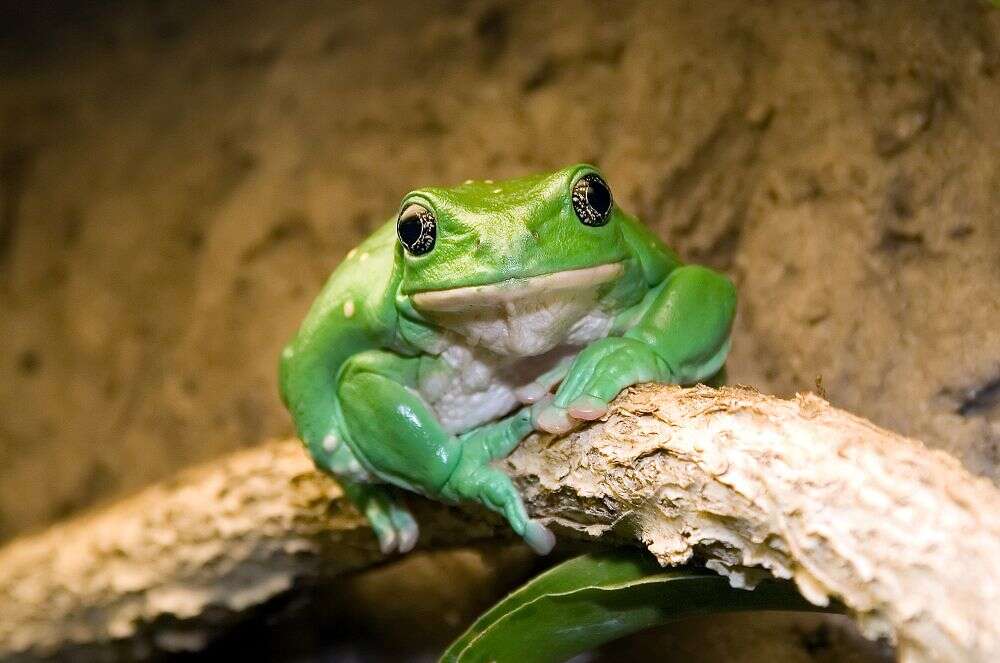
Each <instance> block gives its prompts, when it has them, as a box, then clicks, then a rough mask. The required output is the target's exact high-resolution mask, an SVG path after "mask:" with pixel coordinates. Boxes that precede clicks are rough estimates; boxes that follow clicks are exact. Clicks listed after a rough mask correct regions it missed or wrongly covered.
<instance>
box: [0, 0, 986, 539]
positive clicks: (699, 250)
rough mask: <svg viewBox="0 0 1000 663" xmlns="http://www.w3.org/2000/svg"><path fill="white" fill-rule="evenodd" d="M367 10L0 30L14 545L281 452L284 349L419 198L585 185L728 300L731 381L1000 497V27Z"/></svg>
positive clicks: (136, 14)
mask: <svg viewBox="0 0 1000 663" xmlns="http://www.w3.org/2000/svg"><path fill="white" fill-rule="evenodd" d="M58 4H59V3H55V5H56V6H58ZM358 4H359V5H361V6H353V5H352V6H346V3H335V2H313V3H267V2H246V3H199V2H193V1H190V2H171V3H145V4H139V3H128V4H127V3H106V4H104V5H101V6H99V7H97V8H95V9H90V10H86V11H85V10H82V9H80V10H77V11H76V13H73V14H71V15H66V14H65V13H60V12H59V11H57V10H53V11H51V12H50V13H48V14H40V17H37V16H36V17H34V18H28V17H25V16H23V15H22V16H20V17H18V18H17V20H14V18H10V19H9V20H7V21H6V22H4V21H0V23H5V25H6V26H7V27H6V28H5V30H4V31H3V32H0V80H2V86H0V311H2V312H3V314H2V315H0V339H3V340H2V343H3V350H4V352H3V353H2V361H0V534H2V535H3V536H10V535H12V534H14V533H15V532H18V531H21V530H23V529H24V528H26V527H32V526H38V525H41V524H44V523H46V522H48V521H51V520H52V519H54V518H57V517H59V516H62V515H65V514H67V513H69V512H73V511H75V510H78V509H79V508H82V507H84V506H86V505H88V504H91V503H93V502H94V501H96V500H99V499H102V498H105V497H108V496H109V495H112V494H116V493H121V492H123V491H127V490H132V489H134V488H137V487H139V486H141V485H143V484H145V483H148V482H149V481H151V480H153V479H156V478H159V477H163V476H165V475H166V474H168V473H169V472H171V471H173V470H175V469H176V468H179V467H182V466H184V465H188V464H190V463H192V462H195V461H198V460H201V459H204V458H207V457H211V456H213V455H215V454H218V453H220V452H222V451H224V450H227V449H231V448H233V447H236V446H239V445H247V444H253V443H254V442H256V441H257V440H260V439H262V438H264V437H267V436H271V435H278V434H283V433H287V432H288V431H289V430H290V425H289V422H288V419H287V417H286V415H285V414H284V412H283V411H282V409H281V406H280V404H279V402H278V399H277V397H276V390H275V363H276V357H277V354H278V351H279V349H280V347H281V345H282V343H283V342H284V341H285V340H286V339H287V338H288V337H289V336H290V335H291V334H292V332H293V330H294V328H295V327H296V326H297V323H298V321H299V320H300V319H301V317H302V315H303V314H304V312H305V310H306V308H307V307H308V305H309V303H310V301H311V298H312V297H313V296H314V294H315V293H316V291H317V289H318V288H319V286H320V284H321V282H322V280H323V279H324V277H325V275H326V274H327V273H328V272H329V271H330V269H331V268H332V267H333V266H334V265H335V264H336V263H337V261H338V260H339V259H340V258H341V257H342V256H343V255H344V254H345V253H346V252H347V251H348V250H349V249H350V248H351V247H352V246H353V245H354V244H355V243H356V242H358V241H359V240H361V239H362V238H363V237H364V236H366V235H367V234H368V233H369V232H370V231H371V230H372V229H374V228H375V227H376V226H377V225H378V224H380V223H381V222H382V221H383V220H384V219H385V218H387V215H389V214H390V213H391V210H393V208H394V207H395V205H396V203H397V201H398V200H399V198H400V196H401V195H402V194H404V193H405V192H406V191H407V190H409V189H410V188H412V187H415V186H418V185H422V184H428V183H440V184H448V183H454V182H459V181H461V180H464V179H466V178H487V177H495V178H502V177H506V176H512V175H516V174H519V173H524V172H526V171H533V170H539V169H545V168H553V167H557V166H559V165H562V164H565V163H567V162H571V161H577V160H588V161H593V162H596V163H597V164H599V165H600V166H602V167H603V169H604V170H605V171H606V174H607V176H608V179H609V181H610V183H611V186H612V188H613V190H614V191H615V194H616V197H617V199H618V201H619V202H620V203H621V204H622V205H623V206H625V207H627V208H628V209H630V210H632V211H634V212H636V213H637V214H639V215H640V216H641V217H642V218H643V219H644V220H645V221H646V222H647V223H648V224H650V225H651V226H653V227H654V228H656V229H657V231H658V232H659V233H660V234H661V235H662V236H663V237H664V238H665V239H667V240H668V241H669V242H670V243H671V244H672V245H674V246H675V247H676V248H677V249H678V250H679V251H680V253H681V254H682V255H683V256H684V257H685V258H686V259H689V260H691V261H697V262H704V263H707V264H710V265H712V266H715V267H718V268H721V269H724V270H726V271H727V272H728V273H730V274H731V275H732V276H733V278H734V279H735V280H736V281H737V283H738V285H739V289H740V293H741V296H742V301H741V308H740V319H739V323H738V328H737V332H736V338H735V345H734V355H733V359H732V362H731V366H730V377H731V379H732V380H734V381H739V382H745V383H750V384H754V385H755V386H757V387H759V388H760V389H762V390H765V391H773V392H777V393H788V392H791V391H794V390H799V389H809V388H814V387H815V385H816V382H817V379H821V387H822V389H823V390H825V392H826V393H827V394H828V396H829V398H830V400H831V401H832V402H833V403H834V404H836V405H838V406H841V407H844V408H847V409H849V410H853V411H855V412H858V413H859V414H861V415H864V416H867V417H870V418H872V419H874V420H875V421H876V422H878V423H880V424H882V425H884V426H887V427H889V428H893V429H896V430H899V431H901V432H903V433H905V434H908V435H912V436H915V437H919V438H922V439H924V440H926V441H927V442H928V443H930V444H933V445H935V446H938V447H941V448H944V449H947V450H949V451H951V452H952V453H954V454H955V455H957V456H958V457H959V458H961V459H962V461H963V462H964V463H966V465H967V466H968V467H970V468H971V469H973V470H974V471H976V472H978V473H981V474H984V475H987V476H990V477H992V478H994V480H996V479H998V478H1000V303H998V296H997V288H998V285H1000V160H998V159H997V154H998V152H1000V123H998V122H997V120H996V118H997V108H998V107H1000V12H997V11H992V10H990V9H989V8H987V6H986V5H985V4H983V3H979V2H973V1H971V0H970V1H963V2H953V3H952V2H949V3H942V2H933V1H930V0H928V1H926V2H920V1H917V0H913V1H903V0H899V1H894V2H881V3H857V2H850V1H848V0H829V1H824V2H808V1H806V0H787V1H775V2H768V3H746V2H739V1H737V0H719V1H715V2H712V3H693V2H682V1H680V0H675V1H671V2H664V3H659V2H649V3H638V2H599V3H589V4H584V5H580V6H576V7H574V8H572V9H570V8H568V7H566V6H564V5H560V4H559V3H552V4H549V3H531V2H514V1H509V2H503V1H497V2H491V3H459V2H437V3H428V4H427V5H426V6H423V7H421V8H417V7H414V6H413V5H414V4H416V3H405V2H374V3H363V4H362V3H358ZM57 9H58V7H57ZM4 11H5V12H10V11H16V10H14V9H5V10H4Z"/></svg>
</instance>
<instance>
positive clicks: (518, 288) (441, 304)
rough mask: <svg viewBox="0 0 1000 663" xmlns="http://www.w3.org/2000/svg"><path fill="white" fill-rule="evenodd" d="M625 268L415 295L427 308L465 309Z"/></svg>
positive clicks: (590, 281)
mask: <svg viewBox="0 0 1000 663" xmlns="http://www.w3.org/2000/svg"><path fill="white" fill-rule="evenodd" d="M623 272H624V268H623V267H622V264H621V263H618V262H615V263H609V264H605V265H597V266H596V267H585V268H583V269H570V270H566V271H564V272H554V273H552V274H541V275H539V276H529V277H528V278H523V279H507V280H506V281H500V282H498V283H489V284H487V285H471V286H465V287H462V288H451V289H449V290H432V291H430V292H418V293H417V294H415V295H413V296H412V299H413V304H414V306H416V307H417V308H419V309H424V310H427V311H442V312H446V311H461V310H464V309H468V308H472V307H489V306H497V305H502V304H507V303H510V302H513V301H516V300H519V299H523V298H525V297H531V296H532V295H535V294H538V293H543V292H545V293H551V292H557V291H560V290H577V289H581V288H591V287H595V286H598V285H601V284H603V283H608V282H609V281H613V280H615V279H616V278H618V277H619V276H621V275H622V273H623Z"/></svg>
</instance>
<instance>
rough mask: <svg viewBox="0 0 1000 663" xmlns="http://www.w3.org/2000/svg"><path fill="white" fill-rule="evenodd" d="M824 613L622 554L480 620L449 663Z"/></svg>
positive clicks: (542, 659) (571, 569)
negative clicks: (719, 623)
mask: <svg viewBox="0 0 1000 663" xmlns="http://www.w3.org/2000/svg"><path fill="white" fill-rule="evenodd" d="M740 610H799V611H818V612H840V611H841V610H840V608H839V607H830V608H818V607H816V606H814V605H812V604H810V603H808V602H807V601H806V600H805V599H803V598H802V596H801V595H799V593H798V592H797V591H796V590H795V587H794V585H793V584H792V583H790V582H787V581H778V580H767V581H764V582H761V583H760V584H759V585H758V586H757V588H756V589H755V590H753V591H747V590H743V589H733V588H731V587H730V586H729V582H728V581H727V580H726V579H725V578H723V577H722V576H719V575H716V574H714V573H711V572H708V571H702V570H693V569H685V568H679V569H669V570H664V569H661V568H660V567H659V566H658V565H656V563H655V562H654V561H653V560H652V559H651V558H650V557H649V556H648V555H646V554H644V553H639V552H638V551H627V552H626V551H615V552H611V553H601V554H591V555H583V556H581V557H577V558H575V559H572V560H570V561H568V562H564V563H563V564H560V565H558V566H556V567H553V568H552V569H550V570H548V571H546V572H545V573H543V574H541V575H539V576H538V577H537V578H535V579H533V580H531V581H530V582H528V583H527V584H525V585H524V586H522V587H521V588H520V589H518V590H516V591H514V592H513V593H512V594H510V595H509V596H508V597H507V598H505V599H503V600H502V601H500V603H498V604H497V605H495V606H494V607H493V608H491V609H490V610H489V611H488V612H486V613H485V614H484V615H483V616H482V617H480V618H479V619H478V620H476V622H475V623H474V624H473V625H472V626H471V627H469V630H468V631H466V632H465V633H464V634H462V636H461V637H459V638H458V640H456V641H455V642H454V643H452V645H451V646H450V647H449V648H448V650H447V651H446V652H445V653H444V655H443V656H442V657H441V661H442V663H473V662H479V661H482V662H484V663H485V662H490V661H495V662H496V663H505V662H507V661H512V662H516V663H552V662H556V661H565V660H566V659H568V658H571V657H573V656H575V655H576V654H579V653H582V652H585V651H588V650H591V649H594V648H595V647H598V646H600V645H602V644H604V643H606V642H610V641H612V640H616V639H618V638H620V637H623V636H625V635H629V634H631V633H635V632H637V631H641V630H643V629H647V628H650V627H653V626H658V625H660V624H666V623H668V622H672V621H676V620H679V619H684V618H687V617H693V616H696V615H706V614H713V613H720V612H734V611H740Z"/></svg>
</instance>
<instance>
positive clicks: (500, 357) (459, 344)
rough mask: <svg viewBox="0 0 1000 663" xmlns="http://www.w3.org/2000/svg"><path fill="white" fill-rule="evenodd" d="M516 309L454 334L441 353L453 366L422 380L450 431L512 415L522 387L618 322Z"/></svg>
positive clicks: (573, 311)
mask: <svg viewBox="0 0 1000 663" xmlns="http://www.w3.org/2000/svg"><path fill="white" fill-rule="evenodd" d="M514 313H515V315H513V316H497V318H496V319H494V321H493V323H492V325H491V324H490V323H489V322H488V321H487V320H485V319H484V318H482V317H481V318H479V319H478V320H476V319H473V320H472V321H470V322H469V326H470V327H471V329H472V330H475V331H476V332H478V333H475V334H470V335H468V336H466V335H465V334H461V335H460V334H457V333H454V334H452V335H451V336H450V341H451V343H452V344H451V345H449V346H448V347H447V348H446V349H445V350H444V352H442V353H441V355H440V356H441V359H442V360H443V363H444V364H445V366H446V367H447V369H446V370H444V371H442V372H441V373H440V374H437V375H434V376H432V377H430V378H429V379H427V380H424V381H423V383H422V384H421V386H420V394H421V396H422V397H423V398H424V400H426V401H427V403H428V404H429V405H430V406H431V408H432V409H433V410H434V412H435V414H436V415H437V417H438V420H439V421H440V422H441V425H442V426H443V427H444V428H445V430H447V431H448V432H450V433H454V434H458V433H463V432H465V431H468V430H471V429H473V428H476V427H477V426H481V425H482V424H484V423H487V422H490V421H494V420H496V419H499V418H501V417H503V416H504V415H506V414H508V413H510V412H511V411H513V410H514V409H516V408H517V406H518V405H519V401H518V399H517V396H516V395H515V392H516V390H517V389H518V388H519V387H522V386H525V385H527V384H529V383H531V382H533V381H534V380H535V378H537V377H538V376H540V375H542V374H543V373H545V372H547V371H549V370H550V369H552V368H554V367H555V366H556V365H557V364H558V363H560V361H565V360H566V359H567V358H571V357H573V356H575V355H576V354H577V353H578V352H580V350H581V349H582V348H583V347H584V346H585V345H586V344H587V343H590V342H591V341H594V340H597V339H599V338H604V337H605V336H607V335H608V332H609V331H610V329H611V323H612V317H611V315H610V314H607V313H603V312H601V311H599V310H596V309H594V310H590V311H582V312H581V311H580V310H579V309H577V308H575V307H563V308H560V309H559V310H558V311H554V310H551V309H549V310H547V311H545V312H544V313H543V312H540V311H539V309H538V308H537V307H529V309H528V312H527V315H525V316H517V315H516V313H517V312H516V311H515V312H514ZM567 317H569V318H573V319H570V320H568V321H567ZM449 326H450V327H451V325H449ZM452 328H453V329H454V327H452ZM554 330H559V331H561V335H560V336H558V337H557V336H556V335H555V334H553V333H552V331H554ZM498 349H499V350H502V351H501V352H497V350H498ZM532 351H534V352H532Z"/></svg>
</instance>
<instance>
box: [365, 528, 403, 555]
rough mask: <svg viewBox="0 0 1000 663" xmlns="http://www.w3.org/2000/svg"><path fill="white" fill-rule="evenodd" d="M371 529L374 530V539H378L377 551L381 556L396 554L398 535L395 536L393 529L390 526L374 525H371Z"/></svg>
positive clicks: (394, 529)
mask: <svg viewBox="0 0 1000 663" xmlns="http://www.w3.org/2000/svg"><path fill="white" fill-rule="evenodd" d="M372 529H373V530H375V538H377V539H378V549H379V550H380V551H381V552H382V554H383V555H391V554H392V553H394V552H396V546H397V542H398V541H399V535H398V534H396V528H395V527H393V526H392V525H376V524H375V523H372Z"/></svg>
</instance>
